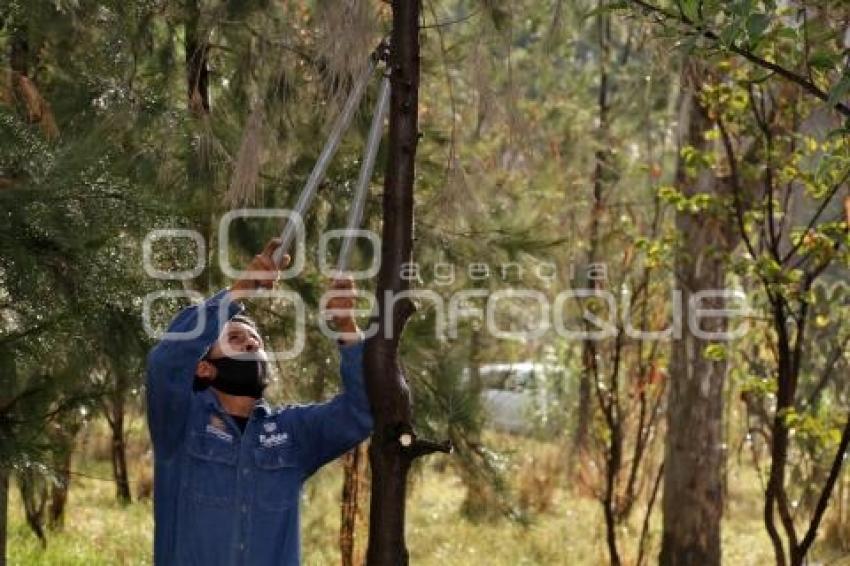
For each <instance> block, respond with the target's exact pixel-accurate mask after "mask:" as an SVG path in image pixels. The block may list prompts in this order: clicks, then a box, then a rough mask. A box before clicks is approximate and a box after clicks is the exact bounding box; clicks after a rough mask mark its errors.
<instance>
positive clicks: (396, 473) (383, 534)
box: [364, 0, 447, 566]
mask: <svg viewBox="0 0 850 566" xmlns="http://www.w3.org/2000/svg"><path fill="white" fill-rule="evenodd" d="M392 11H393V28H392V36H391V42H390V52H389V69H390V71H391V79H390V80H391V83H392V95H391V97H390V119H389V144H388V145H389V157H388V160H387V168H386V174H385V176H384V195H383V216H384V223H383V230H382V241H381V268H380V271H379V273H378V282H377V297H378V314H377V325H378V333H377V334H376V335H374V336H373V337H371V338H370V339H369V340H368V341H367V342H366V351H365V355H364V365H365V374H366V381H367V389H368V393H369V400H370V402H371V405H372V414H373V416H374V421H375V429H374V432H373V434H372V441H371V444H370V446H369V463H370V466H371V470H372V497H371V503H370V509H369V511H370V521H369V546H368V550H367V555H366V563H367V564H368V565H369V566H403V565H406V564H407V563H408V552H407V546H406V544H405V538H404V523H405V521H404V516H405V503H406V501H405V499H406V494H407V474H408V471H409V470H410V464H411V462H412V461H413V460H414V459H415V458H416V457H417V456H421V455H423V454H426V453H429V452H433V451H435V450H446V449H447V448H446V447H443V446H439V445H437V444H435V443H432V442H428V441H425V440H419V439H417V438H416V435H415V434H414V433H413V427H412V419H411V410H412V409H411V397H410V390H409V388H408V386H407V382H406V379H405V376H404V373H403V371H402V367H401V364H400V363H399V359H398V344H399V340H400V338H401V334H402V332H403V330H404V327H405V324H406V323H407V320H408V319H409V318H410V315H411V314H413V312H414V310H415V308H414V306H413V303H412V302H411V301H410V300H409V299H400V300H398V301H394V300H393V298H394V297H396V296H397V295H398V293H400V292H403V291H405V290H407V289H408V288H409V282H408V280H407V279H406V278H405V277H404V269H405V264H407V263H409V262H410V261H411V259H412V250H413V182H414V161H415V156H416V145H417V141H418V137H419V132H418V116H417V113H418V108H419V100H418V94H419V12H420V6H419V2H416V1H410V0H394V1H393V3H392ZM387 299H389V300H387Z"/></svg>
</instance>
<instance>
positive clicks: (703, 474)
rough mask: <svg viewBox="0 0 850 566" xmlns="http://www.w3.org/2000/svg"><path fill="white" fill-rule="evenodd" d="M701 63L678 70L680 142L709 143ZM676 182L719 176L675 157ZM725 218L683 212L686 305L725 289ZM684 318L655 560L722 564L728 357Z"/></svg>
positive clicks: (699, 188) (710, 182)
mask: <svg viewBox="0 0 850 566" xmlns="http://www.w3.org/2000/svg"><path fill="white" fill-rule="evenodd" d="M700 73H701V70H700V68H699V66H698V65H696V64H695V63H694V62H689V63H687V64H686V67H685V69H684V71H683V73H682V94H681V100H680V104H681V106H680V110H681V112H680V118H679V120H680V121H679V127H680V140H679V145H680V147H684V146H687V145H690V146H693V147H694V148H696V149H697V150H700V151H707V150H708V149H709V146H708V143H709V142H707V141H706V140H705V139H704V136H703V134H704V132H705V131H706V130H708V129H709V128H710V127H711V126H712V123H711V121H710V119H709V116H708V114H707V112H706V110H705V108H703V107H702V106H701V104H700V102H699V100H698V95H699V89H700V85H701V74H700ZM677 183H678V185H679V189H680V190H681V191H682V192H683V193H684V194H685V195H687V196H691V195H693V194H695V193H697V192H699V193H712V192H717V191H718V190H720V188H721V187H720V184H719V181H718V179H717V178H716V177H715V174H714V172H713V171H712V170H710V169H702V170H701V171H699V172H698V174H697V177H696V179H690V178H688V176H687V174H686V172H685V165H684V163H682V161H681V160H680V162H679V167H678V172H677ZM723 222H724V220H723V219H718V218H712V217H708V215H706V214H702V215H699V214H697V215H695V214H689V213H686V212H680V213H679V214H678V215H677V217H676V228H677V232H678V233H679V234H680V235H681V238H682V241H681V243H680V248H679V251H678V253H677V256H676V272H677V275H678V286H679V287H680V288H681V292H682V303H681V304H682V305H683V308H688V306H687V305H688V304H689V300H690V298H691V297H692V296H693V294H694V293H696V292H698V291H701V290H710V289H724V288H725V270H724V266H723V264H722V260H721V258H720V257H719V256H721V255H722V254H718V253H717V251H718V250H717V248H718V247H720V248H723V249H725V250H728V249H730V248H731V246H732V244H731V243H730V240H731V236H730V234H729V229H728V226H726V225H725V224H724V223H723ZM703 307H704V308H714V309H720V308H724V301H723V300H720V299H712V300H711V301H704V302H703ZM690 326H691V325H690V324H685V325H683V330H682V337H681V339H678V340H675V339H674V340H673V342H672V346H671V348H672V351H671V357H670V379H669V381H670V383H669V388H668V391H669V393H668V395H669V396H668V408H667V441H666V450H665V460H664V461H665V464H664V466H665V467H664V491H663V500H662V501H663V503H662V509H663V513H664V518H663V534H662V542H661V555H660V559H659V560H660V563H661V564H662V565H664V566H684V565H694V566H697V565H699V566H712V565H719V564H720V557H721V555H720V520H721V515H722V511H723V462H724V455H723V384H724V381H725V378H726V372H727V362H726V361H725V360H719V361H718V360H708V359H706V358H705V357H704V356H703V352H704V350H705V347H706V346H708V345H709V344H710V343H711V342H710V341H706V340H704V339H701V338H699V337H697V336H696V335H695V333H694V332H693V330H692V329H691V328H690ZM725 327H726V324H725V319H722V318H714V319H706V321H705V322H703V323H702V324H701V328H702V329H703V330H705V331H710V332H720V331H722V330H724V329H725Z"/></svg>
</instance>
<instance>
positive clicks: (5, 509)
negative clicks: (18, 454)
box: [0, 467, 9, 566]
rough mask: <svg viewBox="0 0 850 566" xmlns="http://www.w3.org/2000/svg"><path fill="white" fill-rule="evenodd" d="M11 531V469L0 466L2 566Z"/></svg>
mask: <svg viewBox="0 0 850 566" xmlns="http://www.w3.org/2000/svg"><path fill="white" fill-rule="evenodd" d="M8 533H9V470H7V469H6V468H3V467H0V566H6V538H7V537H8Z"/></svg>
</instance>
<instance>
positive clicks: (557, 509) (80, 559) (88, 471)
mask: <svg viewBox="0 0 850 566" xmlns="http://www.w3.org/2000/svg"><path fill="white" fill-rule="evenodd" d="M497 442H499V443H501V445H502V447H503V448H504V447H507V448H511V449H513V450H514V451H513V452H512V456H511V458H512V460H513V462H514V467H513V468H512V469H513V473H512V474H511V483H512V486H513V487H514V488H517V489H518V488H519V487H520V484H519V482H520V480H521V479H522V477H523V474H525V473H527V470H528V468H527V467H526V468H523V467H522V465H521V464H522V463H523V461H525V462H526V463H528V462H531V464H532V465H533V464H534V462H533V461H532V460H529V458H531V456H533V455H534V454H535V453H539V452H540V451H541V450H550V451H551V450H552V449H553V446H554V445H549V446H546V445H542V444H540V443H535V442H531V441H519V440H517V439H505V438H501V439H498V441H497ZM101 451H102V447H101V448H97V447H95V448H92V447H91V446H89V447H88V448H87V449H86V450H85V451H84V452H83V453H81V455H80V456H79V457H78V458H77V461H76V462H75V468H76V469H77V470H78V471H79V472H80V473H82V474H85V475H78V476H75V477H74V479H73V482H74V483H73V484H72V487H71V491H70V498H69V501H68V507H67V515H66V520H65V528H64V530H63V531H62V532H52V533H49V534H48V545H47V548H46V549H42V548H41V546H40V545H39V543H38V541H37V539H36V538H35V536H34V535H33V534H32V533H31V532H30V530H29V528H28V527H27V526H26V524H25V522H24V517H23V512H22V507H21V503H20V499H19V494H18V490H17V489H16V488H15V489H13V493H12V494H11V498H10V532H9V564H11V565H31V564H33V565H35V564H39V565H40V564H50V565H54V564H57V565H62V566H65V565H68V566H73V565H80V566H83V565H85V566H93V565H107V564H108V565H125V564H126V565H131V564H132V565H134V566H135V565H144V564H150V563H151V547H152V542H151V533H152V526H153V525H152V518H151V503H150V501H140V502H134V503H132V504H130V505H128V506H126V507H124V506H121V505H119V504H118V503H117V502H116V501H115V493H114V487H113V484H112V483H111V481H109V477H110V468H109V463H108V461H106V460H104V459H103V458H102V454H99V452H101ZM133 453H138V450H134V451H133ZM445 458H446V457H445V456H433V457H431V458H430V459H429V461H428V462H427V463H426V464H425V465H424V466H422V467H421V468H419V469H418V470H417V471H416V473H415V474H413V476H412V479H411V490H410V496H409V503H408V518H407V540H408V544H409V549H410V559H411V563H412V564H415V565H417V566H419V565H422V566H446V565H447V564H450V565H452V566H455V565H458V566H463V565H470V566H472V565H474V566H479V565H481V564H487V565H494V566H499V565H512V566H513V565H526V564H527V565H532V564H535V565H536V564H546V565H549V564H552V565H560V564H563V565H576V564H579V565H581V564H588V565H597V564H605V563H607V554H606V550H605V532H604V527H603V522H602V513H601V508H600V506H599V504H598V503H597V502H596V501H594V500H593V499H589V498H586V497H578V496H576V495H575V494H574V493H573V491H571V490H570V489H568V487H569V486H567V485H565V484H564V481H563V480H561V479H560V478H559V479H558V481H557V482H555V484H554V485H553V487H552V488H551V495H550V497H551V499H552V501H551V504H550V505H549V507H548V510H547V511H545V512H543V513H539V514H536V515H533V516H532V520H531V522H530V523H529V524H528V525H523V524H520V523H517V522H514V521H510V520H507V519H499V520H492V521H482V522H471V521H469V520H467V519H465V518H464V517H463V516H462V514H461V512H460V509H461V504H462V502H463V500H464V497H465V487H464V485H463V484H462V482H461V480H460V479H459V477H458V475H457V474H456V472H455V471H454V470H453V468H452V466H445V465H443V464H444V463H445V462H442V463H441V462H440V460H441V459H443V460H445ZM143 461H144V460H143V459H141V458H134V462H136V465H135V467H134V469H133V470H132V471H133V472H134V477H143V476H144V474H143V470H142V469H141V466H142V464H141V462H143ZM341 485H342V466H341V465H340V464H338V463H334V464H331V465H329V466H327V467H326V468H325V469H323V470H322V471H320V472H319V473H318V474H317V475H316V476H315V477H314V478H313V479H311V480H310V482H309V483H308V484H307V486H306V489H305V492H304V501H303V508H302V551H303V563H304V564H305V565H310V566H313V565H325V564H338V563H339V552H338V543H337V535H338V529H339V494H340V489H341ZM638 511H639V512H638V513H637V514H636V515H641V514H642V510H641V509H640V508H639V509H638ZM638 520H639V517H636V521H635V526H637V524H638ZM364 523H365V521H361V523H360V527H361V528H360V530H359V532H358V534H357V548H358V552H362V551H363V550H364V547H365V536H366V532H365V525H364ZM659 530H660V512H659V511H658V509H656V513H655V515H654V521H653V530H652V539H653V540H652V543H653V550H652V552H653V557H654V556H655V555H657V545H658V540H659ZM722 535H723V553H724V564H731V565H735V566H747V565H763V564H772V563H773V562H774V561H773V557H772V552H771V550H770V545H769V542H768V539H767V536H766V535H765V532H764V528H763V525H762V523H761V494H760V493H759V487H758V482H757V481H756V478H755V475H754V474H753V473H752V472H751V471H750V470H749V468H733V469H732V470H731V475H730V497H729V507H728V510H727V513H726V516H725V520H724V525H723V533H722ZM637 536H638V531H637V529H636V528H630V529H628V530H624V531H623V532H622V533H620V539H621V541H623V544H624V546H625V547H626V548H625V551H624V552H623V555H624V557H626V558H628V557H631V556H633V547H632V545H633V544H634V542H635V541H636V539H637ZM821 558H822V559H823V557H821ZM653 561H654V560H651V561H650V562H653ZM827 562H828V563H829V564H833V565H840V564H850V560H844V559H841V558H837V557H834V556H833V557H829V560H827V561H825V562H824V563H827ZM627 563H628V562H627Z"/></svg>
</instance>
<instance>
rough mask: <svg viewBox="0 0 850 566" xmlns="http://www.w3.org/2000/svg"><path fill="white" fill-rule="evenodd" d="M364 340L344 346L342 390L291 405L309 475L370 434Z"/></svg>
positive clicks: (342, 352) (340, 368) (371, 422)
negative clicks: (320, 400) (318, 400)
mask: <svg viewBox="0 0 850 566" xmlns="http://www.w3.org/2000/svg"><path fill="white" fill-rule="evenodd" d="M363 348H364V344H363V342H356V343H354V344H349V345H346V346H341V347H340V349H339V353H340V364H339V372H340V375H341V376H342V392H341V393H339V394H338V395H336V396H335V397H334V398H332V399H331V400H329V401H327V402H325V403H316V404H312V405H300V406H295V407H292V408H290V409H289V410H291V411H293V413H294V417H295V418H294V422H295V430H294V431H293V432H294V433H295V435H296V438H297V439H300V441H298V445H299V447H300V452H301V458H302V460H303V466H304V470H305V472H306V475H307V476H310V475H312V474H313V473H314V472H315V471H316V470H318V469H319V468H320V467H321V466H323V465H324V464H326V463H327V462H330V461H331V460H333V459H335V458H338V457H339V456H341V455H343V454H345V453H346V452H347V451H349V450H351V449H352V448H354V447H355V446H357V445H358V444H359V443H360V442H362V441H363V440H365V439H366V438H368V436H369V434H371V432H372V426H373V421H372V411H371V409H370V406H369V398H368V397H367V395H366V385H365V382H364V378H363Z"/></svg>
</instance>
